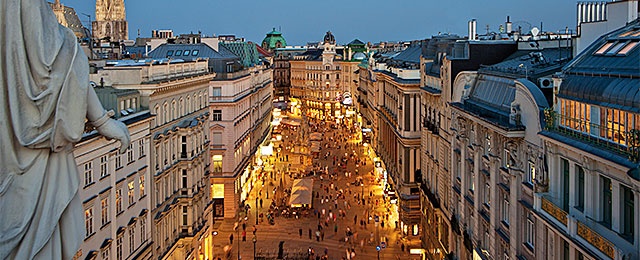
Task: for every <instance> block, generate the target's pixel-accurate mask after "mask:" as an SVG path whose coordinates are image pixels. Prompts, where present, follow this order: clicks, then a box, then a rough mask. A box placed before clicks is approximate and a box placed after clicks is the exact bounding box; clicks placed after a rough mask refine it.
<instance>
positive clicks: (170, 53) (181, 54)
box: [149, 39, 242, 77]
mask: <svg viewBox="0 0 640 260" xmlns="http://www.w3.org/2000/svg"><path fill="white" fill-rule="evenodd" d="M218 43H219V42H218V41H217V39H215V40H209V39H204V40H203V42H201V43H195V44H170V43H162V44H160V45H159V46H157V47H156V48H154V49H153V50H152V51H151V52H149V57H150V58H152V59H157V60H160V59H170V60H186V61H197V60H207V61H208V67H209V71H210V72H217V73H221V74H220V75H226V73H227V72H234V71H237V70H240V69H241V68H242V64H241V63H240V58H239V57H238V56H236V55H235V54H234V53H233V52H231V51H230V50H229V49H227V48H225V47H224V46H222V45H219V44H218ZM218 77H220V76H218Z"/></svg>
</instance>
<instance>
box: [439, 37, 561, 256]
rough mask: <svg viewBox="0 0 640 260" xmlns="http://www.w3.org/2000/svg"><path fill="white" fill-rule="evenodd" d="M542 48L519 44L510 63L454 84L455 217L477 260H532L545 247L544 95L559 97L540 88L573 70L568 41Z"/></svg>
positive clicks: (487, 68)
mask: <svg viewBox="0 0 640 260" xmlns="http://www.w3.org/2000/svg"><path fill="white" fill-rule="evenodd" d="M536 43H537V44H534V45H533V46H531V45H530V42H529V41H525V42H520V41H519V42H517V44H518V51H516V52H515V53H513V54H512V55H510V56H509V57H508V58H506V59H505V60H504V61H502V62H499V63H496V64H494V65H490V66H483V67H481V68H479V69H478V70H477V72H475V71H465V72H461V73H459V74H458V75H457V76H456V79H455V81H454V84H453V91H452V93H453V95H452V103H451V112H452V114H451V120H452V121H451V129H452V138H451V150H450V154H451V156H452V158H451V161H452V166H451V173H452V175H451V183H452V184H453V185H452V186H453V191H454V196H453V197H454V198H456V199H455V200H454V205H453V207H452V208H453V210H452V211H453V212H454V214H458V215H459V225H460V226H461V227H462V233H463V240H462V241H463V244H464V246H465V248H466V249H467V250H468V251H467V253H468V252H469V251H471V255H473V257H474V258H475V257H476V256H478V257H480V258H483V259H495V258H504V259H507V258H508V259H517V258H518V257H520V258H526V259H530V258H534V257H535V256H536V254H535V251H534V250H535V247H536V245H538V244H539V243H541V242H539V241H536V239H535V232H536V229H537V226H538V224H537V221H536V218H535V214H534V211H533V201H534V199H533V198H534V196H533V194H534V192H535V184H536V182H535V180H536V174H537V173H538V171H539V169H541V168H542V165H543V154H544V149H543V147H544V145H543V142H542V140H541V139H540V137H539V136H538V135H537V133H538V132H540V131H541V130H542V129H543V128H544V126H545V125H544V123H545V122H544V120H543V118H544V111H545V109H548V108H549V107H550V106H549V102H548V101H550V100H551V98H549V97H547V96H545V93H544V92H547V93H548V95H549V96H551V95H552V92H551V91H550V90H551V88H550V86H544V85H543V84H541V86H540V87H539V86H538V85H537V84H536V83H538V82H541V81H540V80H538V79H547V78H549V77H551V76H552V75H553V74H554V73H556V72H558V71H560V69H561V68H562V66H563V65H565V64H567V62H568V61H569V60H570V58H571V56H570V55H571V46H570V45H569V44H570V42H568V43H567V41H564V40H562V39H559V40H551V41H543V40H539V41H537V42H536ZM559 43H560V44H559ZM563 43H564V44H563ZM558 46H561V48H558ZM543 83H544V82H543ZM543 90H545V91H543ZM461 255H464V254H461Z"/></svg>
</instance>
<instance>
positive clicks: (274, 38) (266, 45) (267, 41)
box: [261, 28, 287, 53]
mask: <svg viewBox="0 0 640 260" xmlns="http://www.w3.org/2000/svg"><path fill="white" fill-rule="evenodd" d="M261 46H262V48H263V49H265V50H267V51H269V52H271V53H273V52H274V51H275V50H276V49H279V48H285V47H287V41H286V40H285V39H284V37H282V33H281V32H278V31H276V28H273V30H272V31H271V32H269V33H267V36H266V37H264V39H263V40H262V45H261Z"/></svg>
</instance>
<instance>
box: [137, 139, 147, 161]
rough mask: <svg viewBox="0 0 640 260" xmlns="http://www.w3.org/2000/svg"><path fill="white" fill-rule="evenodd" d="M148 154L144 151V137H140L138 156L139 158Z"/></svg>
mask: <svg viewBox="0 0 640 260" xmlns="http://www.w3.org/2000/svg"><path fill="white" fill-rule="evenodd" d="M145 155H146V154H145V153H144V139H140V141H138V156H139V158H142V157H144V156H145Z"/></svg>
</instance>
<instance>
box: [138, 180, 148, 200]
mask: <svg viewBox="0 0 640 260" xmlns="http://www.w3.org/2000/svg"><path fill="white" fill-rule="evenodd" d="M138 182H139V184H140V197H141V198H142V197H144V196H145V195H147V194H146V193H145V190H144V175H140V177H139V179H138Z"/></svg>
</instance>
